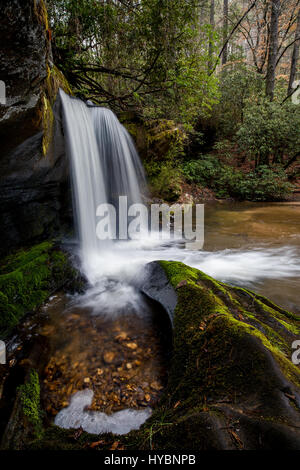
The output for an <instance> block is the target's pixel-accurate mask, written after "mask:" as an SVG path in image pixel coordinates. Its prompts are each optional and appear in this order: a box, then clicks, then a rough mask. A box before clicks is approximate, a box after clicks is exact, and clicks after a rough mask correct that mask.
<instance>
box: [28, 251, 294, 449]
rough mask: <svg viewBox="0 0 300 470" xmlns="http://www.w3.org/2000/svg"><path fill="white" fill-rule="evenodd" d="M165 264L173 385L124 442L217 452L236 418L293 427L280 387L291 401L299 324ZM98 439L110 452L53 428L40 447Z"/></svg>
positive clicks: (265, 304) (256, 299)
mask: <svg viewBox="0 0 300 470" xmlns="http://www.w3.org/2000/svg"><path fill="white" fill-rule="evenodd" d="M58 257H60V255H59V256H58ZM159 263H160V265H161V266H162V267H163V269H164V271H165V273H166V275H167V278H168V279H169V281H170V284H171V285H172V286H173V287H174V289H176V293H177V305H176V309H175V316H174V335H173V355H172V360H171V364H170V370H169V377H168V385H167V387H166V390H165V392H164V394H163V396H162V398H161V400H160V402H159V404H158V406H157V407H156V409H154V412H153V414H152V416H151V418H150V419H149V420H148V421H147V422H146V423H145V424H144V425H143V426H142V427H141V429H140V430H138V431H132V432H131V433H129V434H128V435H126V436H118V441H120V442H121V443H122V445H123V446H124V447H125V448H126V449H127V450H130V449H160V450H164V449H169V450H177V449H178V445H180V448H181V449H190V448H196V449H198V450H199V449H202V448H206V447H207V448H209V449H212V448H215V447H216V448H217V447H218V445H219V444H218V442H217V441H218V439H216V435H218V433H219V432H220V430H221V429H224V430H227V429H231V427H230V426H231V424H232V423H234V422H239V418H238V419H237V416H236V415H235V413H237V414H238V413H239V416H242V419H241V423H239V427H240V426H241V427H242V426H243V423H242V421H243V420H246V421H247V419H249V420H254V419H255V420H256V421H255V426H257V429H260V428H259V426H260V423H262V429H264V426H265V424H266V423H268V425H272V423H274V425H275V428H276V426H278V425H287V426H290V427H291V426H293V419H294V418H293V417H292V418H291V416H292V415H291V413H292V411H291V408H293V407H294V408H293V409H295V406H296V405H295V404H294V403H291V408H290V409H288V410H287V408H285V407H284V406H285V405H283V403H284V401H283V400H282V395H283V394H284V392H285V390H282V387H283V386H284V387H288V388H287V393H288V395H289V396H290V398H289V399H290V400H292V401H293V393H294V392H293V390H294V388H297V387H298V389H299V387H300V374H299V368H297V366H295V365H294V364H292V362H291V360H290V353H291V351H290V345H291V343H292V341H293V339H294V338H295V333H296V332H298V331H299V329H298V328H299V319H297V318H295V316H294V315H293V314H291V313H290V312H286V311H285V310H284V309H282V308H280V307H277V306H276V305H275V304H273V303H271V302H270V301H268V300H267V299H265V300H264V299H263V298H262V297H261V296H258V295H257V294H255V293H254V292H252V291H249V290H247V289H241V288H236V287H232V286H228V285H226V284H225V283H221V282H218V281H216V280H215V279H213V278H211V277H210V276H207V275H206V274H204V273H202V272H201V271H198V270H197V269H195V268H191V267H189V266H186V265H184V264H183V263H180V262H170V261H160V262H159ZM283 384H284V385H283ZM293 387H294V388H293ZM289 388H290V389H289ZM280 394H281V395H280ZM225 404H226V405H225ZM227 404H228V405H227ZM226 406H227V408H226ZM223 407H225V408H223ZM224 410H225V411H224ZM286 410H287V411H286ZM231 413H232V415H231ZM246 421H245V422H246ZM212 423H215V424H212ZM211 429H212V430H211ZM232 429H234V427H233V428H232ZM244 430H245V429H243V430H242V433H243V432H244ZM226 432H227V431H224V433H225V434H226ZM255 434H257V432H256V430H255ZM231 437H232V435H231V434H229V439H231ZM99 440H101V441H103V443H102V444H101V446H100V447H99V448H100V449H109V448H110V447H109V446H110V445H111V443H112V442H113V440H115V438H114V437H113V436H111V435H102V436H91V435H88V434H86V433H82V434H81V435H80V437H79V438H77V437H76V438H74V431H72V430H60V429H58V428H56V427H55V426H51V427H50V428H49V429H48V430H46V432H45V434H44V435H43V437H42V439H39V440H37V441H36V442H35V444H34V445H35V447H36V448H37V449H46V448H52V449H84V448H89V447H90V444H91V443H92V442H94V441H99ZM179 443H180V444H179ZM235 445H236V446H237V447H238V446H239V445H240V443H239V442H238V441H235V444H234V445H233V446H235Z"/></svg>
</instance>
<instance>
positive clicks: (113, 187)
mask: <svg viewBox="0 0 300 470" xmlns="http://www.w3.org/2000/svg"><path fill="white" fill-rule="evenodd" d="M61 98H62V103H63V110H64V125H65V129H66V138H67V144H68V149H69V155H70V160H71V166H72V179H73V190H74V203H75V208H76V211H75V212H76V221H77V226H78V234H79V240H80V256H81V260H82V267H83V270H84V272H85V274H86V276H87V277H88V280H89V282H90V288H89V289H88V290H87V291H86V293H85V294H84V295H81V296H78V297H77V298H76V302H77V303H81V304H82V305H83V306H87V307H90V308H91V309H92V311H93V312H94V314H105V315H109V316H112V315H116V314H120V313H122V311H123V310H124V309H125V310H126V309H127V308H128V307H130V309H131V310H135V311H136V313H137V314H142V311H143V301H142V297H141V294H140V293H139V290H138V286H139V282H140V279H142V277H143V270H144V266H145V264H146V263H148V262H150V261H154V260H158V259H163V260H176V261H182V262H184V263H186V264H188V265H190V266H193V267H196V268H198V269H201V270H202V271H204V272H206V273H207V274H209V275H211V276H213V277H215V278H216V279H219V280H221V281H227V282H232V283H234V284H245V285H251V284H253V283H258V282H261V281H263V280H267V279H288V278H293V277H299V276H300V265H299V261H298V253H297V251H296V249H295V248H292V247H282V248H276V249H275V248H264V249H262V248H259V247H258V248H257V249H252V250H244V249H243V250H229V249H228V250H222V251H214V252H207V251H188V250H185V249H183V248H182V246H180V245H178V244H176V243H175V242H174V243H169V244H166V242H162V241H157V240H154V239H153V238H151V236H148V237H145V238H144V239H143V240H138V241H130V240H129V241H120V242H101V243H100V242H99V240H97V236H96V207H97V205H99V204H101V203H103V202H109V203H114V202H115V201H116V199H117V198H118V196H120V195H126V196H127V197H128V199H129V203H130V204H132V203H138V202H141V199H142V197H141V190H142V188H144V186H145V180H144V176H143V170H142V167H141V163H140V161H139V158H138V155H137V153H136V151H135V148H134V145H133V142H132V140H131V138H130V136H129V134H128V133H127V131H126V130H125V129H124V127H123V126H122V125H121V124H120V123H119V121H118V120H117V118H116V116H115V115H114V114H113V113H112V112H111V111H109V110H105V109H103V108H97V107H92V106H91V107H89V106H87V105H86V104H84V103H83V102H82V101H80V100H78V99H74V98H70V97H69V96H68V95H66V94H65V93H64V92H61ZM89 400H90V395H88V394H86V395H83V394H82V395H78V396H74V397H73V399H72V402H71V404H70V406H69V407H68V408H67V409H65V410H62V411H61V412H60V413H59V414H58V415H57V418H56V424H58V425H60V426H62V427H76V426H77V425H78V426H79V425H81V426H82V427H83V428H84V429H86V430H88V431H89V432H100V431H99V429H101V430H102V431H104V430H110V431H112V432H116V433H119V434H122V433H123V431H124V429H125V428H124V423H125V422H127V424H128V428H126V429H125V431H126V432H127V431H129V430H130V429H136V427H134V426H137V425H138V426H139V425H140V424H142V422H144V421H145V420H146V419H147V417H148V415H147V413H146V412H145V413H144V415H143V414H138V415H133V414H132V413H131V411H130V410H123V411H122V412H119V413H115V414H113V415H111V416H107V415H105V414H103V413H98V414H92V415H91V414H89V413H87V412H85V411H83V408H84V406H85V405H83V404H84V403H85V401H87V402H88V401H89ZM131 418H132V419H131ZM137 423H139V424H137ZM91 430H92V431H91Z"/></svg>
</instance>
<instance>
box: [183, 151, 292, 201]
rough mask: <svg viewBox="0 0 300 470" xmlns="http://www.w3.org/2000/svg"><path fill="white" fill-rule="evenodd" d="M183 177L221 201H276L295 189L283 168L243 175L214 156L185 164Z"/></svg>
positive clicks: (265, 168)
mask: <svg viewBox="0 0 300 470" xmlns="http://www.w3.org/2000/svg"><path fill="white" fill-rule="evenodd" d="M183 174H184V176H185V178H186V179H187V181H188V182H190V183H196V184H199V185H200V186H206V187H209V188H211V189H213V191H215V194H216V196H217V197H220V198H225V197H234V198H237V199H242V200H243V199H244V200H249V201H274V200H282V199H285V198H286V197H287V196H288V195H289V194H290V193H291V192H292V190H293V185H292V184H290V183H289V182H288V180H287V176H286V174H285V172H284V170H283V169H282V168H281V167H273V168H270V167H267V166H260V167H258V168H257V169H256V171H253V172H251V173H248V174H244V173H243V172H242V171H240V170H238V169H236V168H234V167H231V166H229V165H223V164H222V163H221V162H220V161H219V160H218V158H217V157H215V156H203V157H202V158H201V159H199V160H192V161H190V162H188V163H186V164H185V165H184V167H183Z"/></svg>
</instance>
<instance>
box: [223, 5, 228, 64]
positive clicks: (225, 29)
mask: <svg viewBox="0 0 300 470" xmlns="http://www.w3.org/2000/svg"><path fill="white" fill-rule="evenodd" d="M227 36H228V0H224V3H223V44H225V47H224V50H223V55H222V64H223V65H225V64H226V63H227V58H228V42H226V40H227Z"/></svg>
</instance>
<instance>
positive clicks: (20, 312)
mask: <svg viewBox="0 0 300 470" xmlns="http://www.w3.org/2000/svg"><path fill="white" fill-rule="evenodd" d="M0 266H1V267H0V337H4V336H6V334H7V333H8V332H9V331H11V329H12V328H13V327H14V326H16V325H17V324H18V322H19V320H20V319H21V318H22V317H23V316H24V315H25V314H26V313H29V312H32V311H34V310H35V309H37V308H38V307H39V306H40V305H41V304H42V303H43V302H45V301H46V300H47V299H48V297H49V296H50V295H51V293H53V292H55V291H56V290H57V289H59V288H62V287H63V286H64V285H66V284H68V283H70V282H73V281H74V280H75V279H76V277H77V272H76V271H75V270H74V268H72V266H71V264H70V261H69V258H68V255H67V254H66V253H63V252H62V251H61V250H60V249H59V248H58V247H57V246H56V245H55V244H54V243H53V242H43V243H40V244H38V245H35V246H33V247H32V248H30V249H27V250H19V251H17V252H16V253H14V254H11V255H9V256H7V257H6V258H4V259H3V260H2V261H1V263H0Z"/></svg>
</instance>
